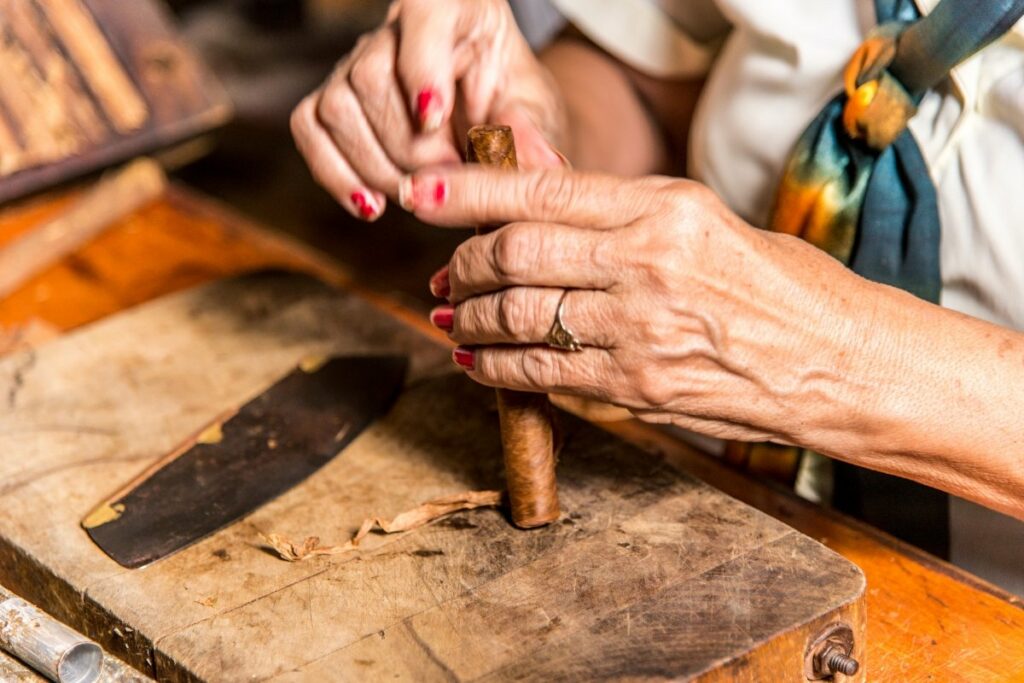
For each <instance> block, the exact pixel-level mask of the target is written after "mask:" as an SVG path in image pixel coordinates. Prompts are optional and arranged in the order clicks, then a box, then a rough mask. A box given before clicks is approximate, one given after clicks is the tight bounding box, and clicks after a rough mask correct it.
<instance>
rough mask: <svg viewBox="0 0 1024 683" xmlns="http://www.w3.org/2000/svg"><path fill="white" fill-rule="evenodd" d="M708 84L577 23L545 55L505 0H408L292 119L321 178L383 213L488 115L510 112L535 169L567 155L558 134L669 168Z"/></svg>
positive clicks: (639, 168) (595, 157) (349, 205)
mask: <svg viewBox="0 0 1024 683" xmlns="http://www.w3.org/2000/svg"><path fill="white" fill-rule="evenodd" d="M679 88H682V89H684V91H680V92H677V89H679ZM687 89H688V90H687ZM696 92H697V91H696V89H694V86H693V84H689V83H679V84H664V83H659V82H657V81H655V80H653V79H648V78H644V77H642V76H640V75H639V74H636V73H633V72H631V71H630V70H629V69H627V68H625V67H623V66H622V65H620V64H619V63H618V62H616V61H615V60H613V59H611V58H610V57H608V56H607V55H605V54H604V53H602V52H600V51H599V50H598V49H596V48H595V47H593V46H591V45H589V44H587V43H586V42H584V41H583V40H581V39H575V38H571V37H568V36H566V37H564V38H563V39H562V40H560V41H558V43H556V44H555V45H553V46H552V47H551V48H549V49H548V50H547V51H546V52H545V53H544V55H543V58H542V60H539V59H538V58H537V56H535V55H534V54H533V53H532V52H531V51H530V49H529V46H528V45H527V44H526V41H525V40H524V39H523V37H522V35H521V34H520V33H519V31H518V29H517V27H516V25H515V22H514V19H513V17H512V14H511V11H510V10H509V7H508V3H507V2H505V0H474V1H473V2H465V0H401V1H400V2H395V3H393V4H392V6H391V10H390V11H389V14H388V19H387V21H386V22H385V24H384V25H383V26H381V27H380V28H379V29H378V30H376V31H374V32H372V33H368V34H367V35H365V36H363V37H362V38H361V39H360V41H359V43H358V44H357V45H356V47H355V49H354V50H353V51H352V52H351V53H350V54H349V55H347V56H346V57H345V58H343V59H342V60H341V62H339V64H338V66H337V67H336V69H335V71H334V73H333V74H331V76H330V77H329V78H328V79H327V81H326V82H325V83H324V84H323V85H322V86H321V87H320V88H318V89H317V90H316V91H314V92H313V93H311V94H310V95H308V96H307V97H306V98H304V99H303V101H302V102H301V103H300V104H299V105H298V107H296V109H295V111H294V112H293V114H292V118H291V127H292V132H293V135H294V136H295V141H296V144H297V146H298V148H299V151H300V152H301V153H302V155H303V156H304V157H305V158H306V161H307V163H308V164H309V167H310V170H311V171H312V172H313V176H314V177H315V178H316V179H317V181H318V182H320V184H321V185H323V186H324V187H325V188H326V189H327V190H328V191H329V192H330V193H331V194H332V195H333V196H334V197H335V198H336V199H337V201H338V203H339V204H341V205H342V206H343V207H345V208H346V209H347V210H348V211H349V212H350V213H352V214H353V215H355V216H357V217H359V218H361V219H363V220H367V221H373V220H376V219H377V218H379V217H380V215H381V213H383V211H384V209H385V206H386V204H387V201H388V200H389V199H390V200H392V201H393V200H395V199H398V200H399V201H401V198H400V197H399V196H398V183H399V179H400V178H401V177H402V175H403V174H404V173H408V172H411V171H415V170H416V169H419V168H424V167H429V166H435V165H439V164H446V163H453V162H456V161H458V159H459V154H460V151H461V148H462V144H463V139H464V135H465V130H466V129H467V128H468V127H469V125H473V124H478V123H503V124H506V125H509V126H511V127H512V129H513V131H514V132H515V137H516V148H517V152H518V156H519V162H520V165H521V166H522V167H523V168H527V169H530V168H552V167H558V166H561V165H562V163H563V159H562V158H560V157H559V155H558V153H557V152H556V151H554V149H555V147H558V148H562V149H563V150H564V151H565V152H567V153H568V156H569V158H570V159H572V160H573V161H574V162H575V163H576V164H577V165H578V166H580V167H582V168H592V169H602V170H606V171H613V172H617V173H623V174H642V173H650V172H654V171H658V170H667V169H669V168H670V162H671V161H672V160H673V157H676V158H679V155H675V154H672V153H670V152H667V151H666V149H665V141H666V139H667V138H666V137H665V136H664V135H663V134H662V131H663V130H673V131H685V129H686V121H687V120H688V116H689V110H690V109H692V103H693V102H695V101H696ZM687 98H689V99H687ZM678 103H682V105H683V106H682V107H680V106H679V105H678ZM670 104H671V106H670ZM677 139H683V138H677Z"/></svg>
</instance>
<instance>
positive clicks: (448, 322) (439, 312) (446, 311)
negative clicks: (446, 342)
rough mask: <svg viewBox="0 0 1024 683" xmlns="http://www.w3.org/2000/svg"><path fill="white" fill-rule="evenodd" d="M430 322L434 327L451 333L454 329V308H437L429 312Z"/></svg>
mask: <svg viewBox="0 0 1024 683" xmlns="http://www.w3.org/2000/svg"><path fill="white" fill-rule="evenodd" d="M430 322H431V324H432V325H433V326H434V327H437V328H440V329H442V330H444V331H445V332H451V331H452V328H453V327H455V308H454V307H453V306H438V307H437V308H435V309H434V310H432V311H431V312H430Z"/></svg>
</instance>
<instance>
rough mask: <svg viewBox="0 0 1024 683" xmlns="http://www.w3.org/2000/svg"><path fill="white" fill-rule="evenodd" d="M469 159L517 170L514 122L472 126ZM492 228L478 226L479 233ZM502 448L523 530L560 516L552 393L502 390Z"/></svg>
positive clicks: (514, 516)
mask: <svg viewBox="0 0 1024 683" xmlns="http://www.w3.org/2000/svg"><path fill="white" fill-rule="evenodd" d="M468 137H469V142H468V144H467V145H466V161H468V162H469V163H477V164H481V165H483V166H488V167H491V168H496V169H500V170H503V171H515V170H517V169H518V168H519V166H518V163H517V161H516V147H515V140H514V139H513V137H512V129H511V128H509V127H508V126H475V127H474V128H472V129H470V131H469V136H468ZM490 229H493V228H487V227H482V228H479V229H477V233H478V234H483V233H486V232H488V231H489V230H490ZM498 415H499V417H500V421H501V447H502V452H503V454H504V458H505V478H506V479H507V481H508V498H509V507H510V508H511V512H512V521H513V522H514V523H515V525H516V526H518V527H520V528H523V529H532V528H534V527H540V526H544V525H546V524H550V523H551V522H553V521H555V520H556V519H558V515H559V513H560V511H559V508H558V483H557V481H556V479H555V432H554V412H553V411H552V408H551V403H550V402H549V401H548V397H547V395H546V394H540V393H532V392H525V391H510V390H508V389H498Z"/></svg>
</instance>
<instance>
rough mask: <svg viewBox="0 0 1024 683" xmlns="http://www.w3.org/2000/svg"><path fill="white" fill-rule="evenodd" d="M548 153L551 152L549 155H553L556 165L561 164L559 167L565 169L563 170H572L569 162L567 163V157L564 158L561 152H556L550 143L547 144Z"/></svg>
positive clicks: (556, 149) (555, 148)
mask: <svg viewBox="0 0 1024 683" xmlns="http://www.w3.org/2000/svg"><path fill="white" fill-rule="evenodd" d="M548 151H549V152H551V154H553V155H554V158H555V159H556V160H557V161H558V163H560V164H561V165H562V166H563V167H565V168H567V169H569V170H572V162H570V161H569V158H568V157H566V156H565V155H564V154H562V153H561V152H559V151H558V148H557V147H555V146H554V145H552V144H550V143H549V144H548Z"/></svg>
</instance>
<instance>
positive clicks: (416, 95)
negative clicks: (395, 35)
mask: <svg viewBox="0 0 1024 683" xmlns="http://www.w3.org/2000/svg"><path fill="white" fill-rule="evenodd" d="M473 4H474V3H463V2H457V3H451V4H449V5H448V6H447V7H446V8H445V9H443V10H439V9H438V8H437V7H436V4H435V3H434V2H431V1H430V0H405V1H404V2H402V4H401V7H400V9H399V18H398V22H399V26H400V31H401V43H400V44H399V47H398V76H399V81H400V82H401V84H402V86H403V88H404V89H405V92H406V93H407V95H408V97H409V98H410V101H409V104H408V106H409V111H411V112H412V114H413V117H414V118H415V120H416V122H417V123H418V124H419V126H420V129H421V130H422V131H424V132H427V133H429V132H433V131H436V130H438V129H440V128H441V127H442V126H443V125H444V123H445V122H446V121H448V120H449V118H450V117H451V112H452V108H453V105H454V102H455V54H454V53H455V47H456V43H457V42H458V36H457V28H458V25H459V14H460V13H462V12H467V11H471V7H472V5H473ZM479 4H481V5H483V4H486V3H479Z"/></svg>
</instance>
